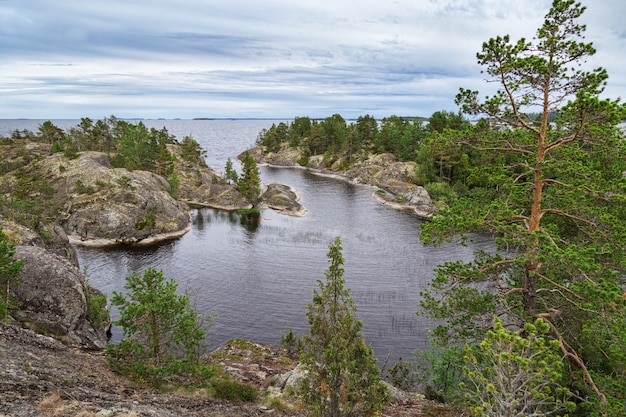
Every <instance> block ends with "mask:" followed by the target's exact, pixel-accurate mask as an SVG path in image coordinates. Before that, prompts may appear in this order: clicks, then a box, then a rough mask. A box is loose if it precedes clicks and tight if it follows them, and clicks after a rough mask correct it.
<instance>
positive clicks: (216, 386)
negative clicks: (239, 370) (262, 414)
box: [211, 378, 258, 402]
mask: <svg viewBox="0 0 626 417" xmlns="http://www.w3.org/2000/svg"><path fill="white" fill-rule="evenodd" d="M211 389H212V391H213V395H214V396H215V397H216V398H221V399H223V400H228V401H231V402H250V401H254V400H256V398H257V397H258V391H257V389H256V388H255V387H253V386H251V385H248V384H243V383H241V382H238V381H235V380H233V379H230V378H218V379H214V380H213V381H212V382H211Z"/></svg>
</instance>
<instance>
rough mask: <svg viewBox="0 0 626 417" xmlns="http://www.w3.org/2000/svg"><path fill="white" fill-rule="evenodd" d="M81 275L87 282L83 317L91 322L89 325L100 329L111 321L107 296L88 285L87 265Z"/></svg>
mask: <svg viewBox="0 0 626 417" xmlns="http://www.w3.org/2000/svg"><path fill="white" fill-rule="evenodd" d="M83 276H84V277H85V281H86V284H87V285H86V286H87V316H86V317H85V318H86V320H87V321H88V322H89V323H91V327H93V328H94V329H101V328H103V327H104V326H106V325H108V324H109V323H110V322H111V317H110V316H109V309H108V306H107V296H106V295H105V294H103V293H102V292H101V291H99V290H97V289H95V288H93V287H92V286H91V285H89V274H88V272H87V267H85V268H84V269H83Z"/></svg>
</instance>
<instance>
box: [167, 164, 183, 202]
mask: <svg viewBox="0 0 626 417" xmlns="http://www.w3.org/2000/svg"><path fill="white" fill-rule="evenodd" d="M167 183H168V184H169V185H170V195H171V196H172V197H173V198H178V193H179V192H180V177H179V176H178V173H176V171H172V173H171V174H170V176H169V177H167Z"/></svg>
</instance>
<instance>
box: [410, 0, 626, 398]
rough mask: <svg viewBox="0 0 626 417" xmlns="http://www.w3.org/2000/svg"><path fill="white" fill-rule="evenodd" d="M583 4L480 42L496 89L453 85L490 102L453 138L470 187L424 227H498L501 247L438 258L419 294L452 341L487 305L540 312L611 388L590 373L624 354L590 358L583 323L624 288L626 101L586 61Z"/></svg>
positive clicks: (475, 335) (605, 314)
mask: <svg viewBox="0 0 626 417" xmlns="http://www.w3.org/2000/svg"><path fill="white" fill-rule="evenodd" d="M584 10H585V8H584V7H582V6H581V5H580V3H576V2H575V1H573V0H554V1H553V4H552V8H551V9H550V11H549V12H548V13H547V15H546V17H545V21H544V23H543V25H542V26H541V27H540V28H539V29H538V31H537V36H536V38H534V39H533V41H532V42H528V41H526V40H525V39H520V40H519V41H517V42H511V40H510V38H509V37H508V36H504V37H496V38H492V39H490V40H489V41H488V42H485V43H484V44H483V48H482V52H480V53H478V54H477V58H478V62H479V64H481V65H483V66H484V67H485V68H486V71H485V72H486V73H487V75H488V76H489V77H491V81H494V82H496V83H498V84H499V86H500V89H499V91H497V92H496V93H495V94H494V95H492V96H489V97H487V98H485V99H484V100H482V98H481V96H479V93H478V92H477V91H470V90H465V89H461V91H460V93H459V95H458V96H457V103H458V104H461V105H462V106H463V109H464V111H465V112H466V113H469V114H472V115H478V114H482V115H485V116H486V119H484V120H483V121H481V122H480V123H479V124H478V125H477V126H476V128H474V129H471V130H468V131H467V132H466V133H465V134H464V135H463V136H464V137H463V138H461V139H460V140H458V141H457V144H458V145H460V146H464V147H467V148H469V149H471V150H472V152H473V155H478V157H477V159H476V160H474V161H473V163H472V164H471V167H470V168H469V169H468V171H470V172H469V174H468V178H470V179H471V181H468V185H469V186H470V187H472V188H471V191H470V195H469V196H468V197H466V198H461V199H459V200H458V201H456V202H454V204H452V205H451V206H450V207H449V208H447V209H445V210H442V211H441V212H439V213H438V214H437V215H435V216H433V219H432V222H429V223H427V224H424V225H423V226H422V229H421V231H422V237H423V238H424V240H425V241H426V242H433V241H435V242H436V241H441V240H445V239H449V238H450V237H451V236H455V235H459V234H460V235H463V234H465V233H468V232H486V233H492V234H493V235H494V236H495V237H496V242H497V243H498V244H499V248H500V249H501V251H500V252H499V253H495V254H494V253H492V254H487V253H481V254H478V256H477V257H476V259H475V260H474V261H473V262H470V263H465V262H453V263H448V264H445V265H442V266H440V267H439V268H438V269H437V270H436V276H435V278H434V279H433V281H432V283H431V287H430V289H429V290H427V291H424V292H423V293H422V296H423V300H422V302H421V303H420V304H421V307H422V312H423V313H424V314H425V315H427V316H429V317H431V318H433V319H435V320H441V321H440V322H441V323H443V324H442V325H440V326H438V328H437V330H436V334H437V335H438V336H440V340H442V341H446V340H448V341H450V340H452V341H455V342H456V343H462V341H466V342H468V343H478V342H479V341H480V339H481V338H482V337H484V334H485V331H486V329H488V328H490V327H491V325H492V319H493V317H506V322H507V324H508V325H509V326H511V328H516V327H517V328H521V327H522V326H523V325H524V323H527V322H534V321H535V320H536V319H539V318H540V319H542V320H543V321H544V322H545V323H546V324H547V325H548V326H549V327H550V330H551V335H552V337H554V338H555V340H557V341H558V342H559V346H560V349H561V353H562V354H563V355H564V356H565V357H566V359H567V360H568V362H569V364H570V365H572V368H573V369H575V370H576V371H573V372H572V373H571V377H572V378H573V380H574V382H572V384H573V385H574V384H575V385H576V386H577V388H578V389H579V390H580V391H581V392H586V391H587V390H592V391H593V393H591V392H589V396H588V399H589V400H593V397H594V396H595V397H596V398H597V399H599V400H600V401H601V402H605V400H606V396H605V393H606V392H607V390H610V389H611V387H610V386H605V387H600V386H598V384H597V381H599V380H600V379H601V378H598V377H597V376H598V375H602V374H605V373H606V374H607V375H609V374H614V373H619V372H621V371H620V370H621V369H624V366H626V364H623V363H621V364H618V365H611V366H613V368H612V369H610V368H609V367H604V368H601V367H598V368H596V369H593V368H591V367H590V366H595V365H594V364H593V362H589V361H588V359H589V358H590V357H594V356H597V353H596V352H595V351H594V350H593V349H592V348H591V347H590V346H589V345H586V344H585V343H584V340H583V334H584V332H585V329H586V328H587V326H589V325H590V324H592V323H596V325H597V323H598V322H606V323H610V322H611V321H612V316H613V315H614V314H615V313H617V312H618V309H617V307H618V306H621V305H622V304H623V302H624V300H623V293H624V290H623V288H624V274H625V271H626V250H625V249H626V248H625V247H624V242H626V227H625V223H624V218H626V209H625V205H624V202H625V201H626V195H625V193H624V189H625V188H624V176H623V172H624V171H625V170H626V163H625V161H626V158H624V150H625V148H624V141H623V132H622V131H621V130H620V129H619V126H618V124H619V123H620V120H621V113H622V112H623V111H624V108H623V106H622V105H621V104H619V102H618V101H613V100H603V99H600V97H599V95H600V93H601V92H602V90H603V88H604V85H605V84H606V80H607V77H608V75H607V74H606V71H605V70H604V69H602V68H597V69H594V70H591V71H585V70H583V69H581V68H584V67H583V64H584V63H585V60H586V59H587V57H589V56H591V55H593V54H594V53H595V49H594V48H593V46H592V44H591V43H585V42H583V41H582V39H583V38H584V37H583V32H584V30H585V26H584V25H582V24H580V23H578V19H579V18H580V16H581V15H582V14H583V12H584ZM537 109H539V115H538V116H536V113H533V112H536V111H537ZM552 115H556V118H555V119H553V122H551V116H552ZM511 249H512V250H511ZM614 336H615V335H613V336H612V337H614ZM603 391H604V392H603ZM622 393H623V391H622ZM620 395H621V394H620Z"/></svg>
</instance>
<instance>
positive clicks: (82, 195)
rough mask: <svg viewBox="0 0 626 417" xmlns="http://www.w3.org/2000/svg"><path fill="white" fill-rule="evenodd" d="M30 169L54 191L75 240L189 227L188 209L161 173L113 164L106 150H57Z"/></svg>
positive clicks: (139, 236)
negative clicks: (72, 153) (66, 153)
mask: <svg viewBox="0 0 626 417" xmlns="http://www.w3.org/2000/svg"><path fill="white" fill-rule="evenodd" d="M33 169H36V170H38V171H39V172H42V173H43V174H44V175H45V176H46V178H47V179H48V180H49V182H50V184H51V185H52V186H53V187H54V188H55V189H56V194H55V202H56V203H57V204H58V205H59V206H60V207H61V211H62V216H63V218H62V219H61V220H60V223H61V225H62V226H63V228H64V229H65V231H66V232H67V233H68V235H69V236H70V238H71V240H72V242H74V243H80V242H89V241H94V240H106V241H109V242H111V243H138V242H142V241H144V240H146V239H148V240H150V239H153V238H154V237H155V236H159V237H162V238H166V237H168V236H171V237H176V236H179V235H180V234H182V233H185V232H186V231H187V230H189V227H190V225H191V216H190V211H189V207H188V206H187V204H185V203H182V202H180V201H177V200H175V199H174V198H173V197H172V196H171V194H170V185H169V183H168V182H167V181H166V180H165V179H164V178H163V177H161V176H159V175H156V174H154V173H151V172H147V171H139V170H136V171H128V170H126V169H123V168H113V167H112V166H111V164H110V161H109V158H108V156H107V155H106V154H103V153H99V152H91V151H90V152H81V153H80V154H79V155H78V157H77V158H75V159H68V158H65V157H64V156H63V155H62V154H60V153H56V154H52V155H50V156H49V157H47V158H44V159H43V160H41V161H39V162H38V163H37V165H36V166H35V167H33Z"/></svg>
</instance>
